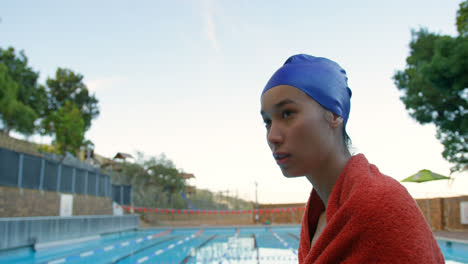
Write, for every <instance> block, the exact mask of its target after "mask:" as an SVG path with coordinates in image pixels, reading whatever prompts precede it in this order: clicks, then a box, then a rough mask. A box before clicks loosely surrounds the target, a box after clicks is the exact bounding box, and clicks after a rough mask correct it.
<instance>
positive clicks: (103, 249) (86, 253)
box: [40, 229, 172, 264]
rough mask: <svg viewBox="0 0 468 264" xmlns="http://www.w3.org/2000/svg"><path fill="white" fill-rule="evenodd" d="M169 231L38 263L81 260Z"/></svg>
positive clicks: (55, 263) (162, 234) (53, 263)
mask: <svg viewBox="0 0 468 264" xmlns="http://www.w3.org/2000/svg"><path fill="white" fill-rule="evenodd" d="M171 231H172V229H168V230H166V231H163V232H159V233H155V234H152V235H147V236H142V237H139V238H136V239H133V240H127V241H124V242H119V243H116V244H113V245H110V246H105V247H102V248H98V249H94V250H88V251H83V252H80V253H78V254H74V255H71V256H67V257H63V258H59V259H54V260H49V261H44V262H40V264H60V263H66V262H68V261H71V260H74V259H78V258H81V259H83V258H86V257H89V256H92V255H95V254H98V253H101V252H108V251H112V250H114V249H118V248H123V247H127V246H129V245H132V244H139V243H141V242H144V241H148V240H152V239H155V238H158V237H161V236H165V235H167V234H169V233H170V232H171Z"/></svg>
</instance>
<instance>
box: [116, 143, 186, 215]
mask: <svg viewBox="0 0 468 264" xmlns="http://www.w3.org/2000/svg"><path fill="white" fill-rule="evenodd" d="M115 169H116V170H117V171H118V172H117V173H115V174H114V176H113V182H114V183H117V184H130V185H132V187H133V199H134V200H133V201H134V203H135V205H137V206H145V207H161V208H186V207H187V203H186V202H185V201H184V200H183V199H182V197H181V196H180V195H179V193H180V192H181V191H183V190H184V189H185V181H184V179H183V178H182V172H181V171H180V170H178V169H176V168H175V166H174V163H173V162H172V161H171V160H169V159H167V158H166V157H165V155H164V154H162V155H160V156H159V157H145V155H143V153H141V152H139V153H137V162H136V163H129V162H119V163H118V164H116V165H115Z"/></svg>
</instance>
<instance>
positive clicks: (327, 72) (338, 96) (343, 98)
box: [262, 54, 351, 125]
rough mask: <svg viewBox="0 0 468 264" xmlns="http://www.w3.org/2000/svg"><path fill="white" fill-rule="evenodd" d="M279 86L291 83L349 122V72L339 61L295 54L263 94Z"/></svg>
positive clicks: (269, 83)
mask: <svg viewBox="0 0 468 264" xmlns="http://www.w3.org/2000/svg"><path fill="white" fill-rule="evenodd" d="M278 85H291V86H294V87H296V88H298V89H300V90H302V91H303V92H305V93H306V94H308V95H309V96H310V97H312V98H313V99H314V100H315V101H317V102H318V103H319V104H321V105H322V106H323V107H325V108H326V109H328V110H330V111H332V112H333V113H335V114H337V115H339V116H341V117H342V118H343V120H344V123H345V125H346V123H347V122H348V117H349V111H350V108H351V102H350V99H351V89H349V87H348V77H346V71H345V70H344V69H343V68H341V67H340V65H338V63H336V62H334V61H332V60H329V59H327V58H321V57H314V56H310V55H307V54H298V55H294V56H291V57H289V59H288V60H286V62H285V63H284V65H283V66H282V67H281V68H279V69H278V70H277V71H276V72H275V73H274V74H273V76H271V78H270V80H269V81H268V83H267V85H266V86H265V89H263V92H262V96H263V94H264V93H265V92H266V91H268V90H269V89H271V88H273V87H275V86H278Z"/></svg>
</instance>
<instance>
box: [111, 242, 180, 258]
mask: <svg viewBox="0 0 468 264" xmlns="http://www.w3.org/2000/svg"><path fill="white" fill-rule="evenodd" d="M174 238H178V237H173V236H171V237H169V238H166V239H162V240H158V241H156V242H154V243H152V244H149V245H147V246H145V247H142V248H138V249H137V250H135V251H132V252H130V253H129V254H127V255H125V256H121V257H119V258H118V259H115V260H112V263H118V262H120V261H122V260H123V259H126V258H128V257H131V256H134V255H136V254H138V253H139V252H142V251H144V250H146V249H148V248H151V247H154V246H156V245H159V244H162V243H164V242H167V241H171V240H174Z"/></svg>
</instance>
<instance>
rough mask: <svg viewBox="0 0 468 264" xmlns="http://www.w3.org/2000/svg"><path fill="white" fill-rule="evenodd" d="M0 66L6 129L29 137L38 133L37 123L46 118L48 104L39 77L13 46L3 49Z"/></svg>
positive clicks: (2, 117) (2, 112)
mask: <svg viewBox="0 0 468 264" xmlns="http://www.w3.org/2000/svg"><path fill="white" fill-rule="evenodd" d="M0 64H1V65H3V66H4V67H3V66H2V69H1V74H2V79H1V80H0V86H1V87H2V88H1V89H3V90H2V91H1V92H0V93H1V94H0V96H1V97H0V100H2V101H3V106H2V110H1V119H2V123H3V130H4V132H5V133H7V134H8V133H9V132H10V130H15V131H17V132H19V133H23V134H26V135H30V134H33V133H34V132H36V130H37V129H36V126H35V121H36V120H38V119H39V118H40V117H42V116H43V114H44V111H45V107H46V105H47V97H46V92H45V89H44V87H43V86H41V85H39V84H38V83H37V79H38V77H39V74H38V73H36V72H34V71H33V70H32V68H31V67H29V66H28V59H27V57H26V55H25V54H24V52H23V51H21V52H20V53H19V54H18V55H16V53H15V50H14V48H12V47H9V48H8V49H6V50H4V49H2V48H0ZM12 82H13V83H14V85H13V84H12ZM13 86H15V87H14V88H13ZM7 87H9V88H7ZM7 90H8V91H7ZM7 94H8V96H7ZM7 101H8V102H7ZM7 105H8V107H6V106H7Z"/></svg>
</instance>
